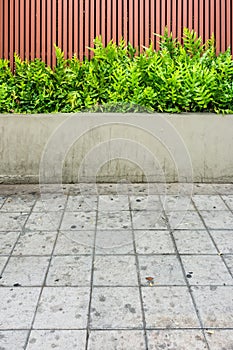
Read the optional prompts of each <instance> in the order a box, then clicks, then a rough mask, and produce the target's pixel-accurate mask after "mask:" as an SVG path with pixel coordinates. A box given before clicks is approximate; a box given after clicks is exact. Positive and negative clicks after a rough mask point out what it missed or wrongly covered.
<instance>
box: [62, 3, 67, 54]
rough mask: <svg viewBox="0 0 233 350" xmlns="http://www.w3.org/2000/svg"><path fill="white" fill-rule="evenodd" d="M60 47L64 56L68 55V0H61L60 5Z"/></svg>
mask: <svg viewBox="0 0 233 350" xmlns="http://www.w3.org/2000/svg"><path fill="white" fill-rule="evenodd" d="M62 22H63V30H62V49H63V51H64V57H65V58H67V57H68V0H63V6H62Z"/></svg>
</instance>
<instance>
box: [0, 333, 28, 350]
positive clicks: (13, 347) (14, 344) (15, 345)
mask: <svg viewBox="0 0 233 350" xmlns="http://www.w3.org/2000/svg"><path fill="white" fill-rule="evenodd" d="M27 335H28V331H0V349H2V350H24V349H25V344H26V339H27Z"/></svg>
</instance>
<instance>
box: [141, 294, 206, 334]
mask: <svg viewBox="0 0 233 350" xmlns="http://www.w3.org/2000/svg"><path fill="white" fill-rule="evenodd" d="M142 295H143V304H144V310H145V318H146V327H147V328H196V327H197V328H198V327H199V326H200V325H199V321H198V318H197V315H196V312H195V309H194V306H193V303H192V299H191V296H190V294H189V291H188V288H187V287H157V288H148V287H143V288H142Z"/></svg>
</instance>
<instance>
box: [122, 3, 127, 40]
mask: <svg viewBox="0 0 233 350" xmlns="http://www.w3.org/2000/svg"><path fill="white" fill-rule="evenodd" d="M123 5H124V7H123V14H124V16H123V28H124V33H123V35H124V39H125V41H126V43H127V42H128V1H127V0H123Z"/></svg>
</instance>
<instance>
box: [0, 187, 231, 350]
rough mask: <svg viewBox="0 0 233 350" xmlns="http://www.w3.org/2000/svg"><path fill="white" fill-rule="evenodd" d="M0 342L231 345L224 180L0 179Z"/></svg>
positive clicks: (127, 349)
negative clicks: (60, 183)
mask: <svg viewBox="0 0 233 350" xmlns="http://www.w3.org/2000/svg"><path fill="white" fill-rule="evenodd" d="M191 191H192V193H191ZM190 193H191V194H190ZM0 349H1V350H3V349H7V350H21V349H27V350H43V349H44V350H49V349H62V350H65V349H68V350H71V349H78V350H114V349H117V350H147V349H148V350H154V349H169V350H202V349H210V350H231V349H233V184H226V185H214V184H206V185H193V186H192V185H187V184H186V185H182V186H179V185H177V184H170V185H169V184H167V185H163V184H150V185H148V186H147V185H146V184H144V185H142V184H141V185H140V184H137V185H126V184H121V185H120V184H118V185H115V184H107V185H98V186H97V187H96V186H94V185H90V184H86V185H81V187H80V186H78V185H70V186H69V185H67V186H64V191H63V193H59V192H58V190H57V187H56V186H47V187H46V191H44V190H43V191H42V194H41V195H40V191H39V188H38V186H33V185H30V186H20V185H19V186H3V185H2V186H0Z"/></svg>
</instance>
